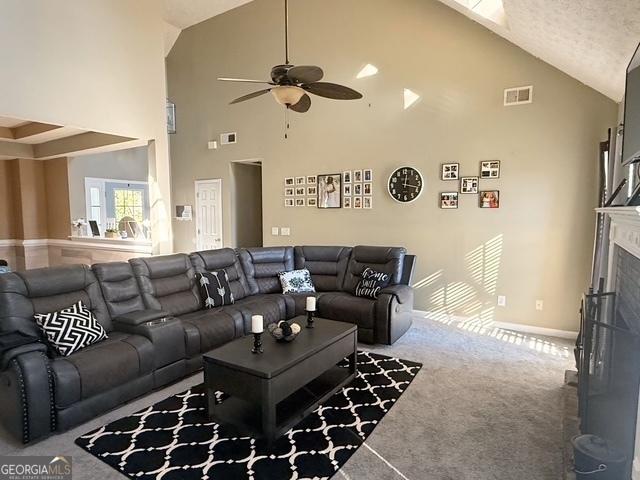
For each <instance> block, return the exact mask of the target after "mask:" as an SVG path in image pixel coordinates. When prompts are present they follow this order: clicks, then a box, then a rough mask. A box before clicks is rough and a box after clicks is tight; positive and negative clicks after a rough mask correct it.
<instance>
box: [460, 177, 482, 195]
mask: <svg viewBox="0 0 640 480" xmlns="http://www.w3.org/2000/svg"><path fill="white" fill-rule="evenodd" d="M460 193H466V194H468V193H478V177H461V178H460Z"/></svg>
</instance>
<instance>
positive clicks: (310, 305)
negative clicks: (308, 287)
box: [307, 297, 316, 312]
mask: <svg viewBox="0 0 640 480" xmlns="http://www.w3.org/2000/svg"><path fill="white" fill-rule="evenodd" d="M315 311H316V297H307V312H315Z"/></svg>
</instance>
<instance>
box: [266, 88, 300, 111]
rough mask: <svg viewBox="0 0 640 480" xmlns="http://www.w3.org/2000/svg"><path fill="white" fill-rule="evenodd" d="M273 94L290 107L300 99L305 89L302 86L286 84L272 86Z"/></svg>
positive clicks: (281, 102) (282, 103)
mask: <svg viewBox="0 0 640 480" xmlns="http://www.w3.org/2000/svg"><path fill="white" fill-rule="evenodd" d="M271 94H272V95H273V97H274V98H275V99H276V101H277V102H278V103H279V104H280V105H284V106H285V107H290V106H291V105H295V104H296V103H298V102H299V101H300V99H301V98H302V96H303V95H304V94H305V91H304V90H303V89H301V88H300V87H294V86H290V85H284V86H279V87H274V88H272V89H271Z"/></svg>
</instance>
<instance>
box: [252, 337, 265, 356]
mask: <svg viewBox="0 0 640 480" xmlns="http://www.w3.org/2000/svg"><path fill="white" fill-rule="evenodd" d="M262 352H264V350H262V333H254V334H253V348H252V349H251V353H256V354H257V353H262Z"/></svg>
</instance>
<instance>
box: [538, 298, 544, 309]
mask: <svg viewBox="0 0 640 480" xmlns="http://www.w3.org/2000/svg"><path fill="white" fill-rule="evenodd" d="M543 308H544V302H543V301H542V300H536V310H539V311H542V309H543Z"/></svg>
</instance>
